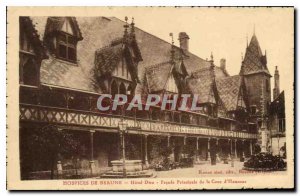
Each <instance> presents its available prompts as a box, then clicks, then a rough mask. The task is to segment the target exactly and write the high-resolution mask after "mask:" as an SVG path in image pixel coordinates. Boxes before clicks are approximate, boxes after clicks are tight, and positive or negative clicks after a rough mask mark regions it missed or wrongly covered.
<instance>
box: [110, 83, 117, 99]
mask: <svg viewBox="0 0 300 196" xmlns="http://www.w3.org/2000/svg"><path fill="white" fill-rule="evenodd" d="M110 94H111V95H112V96H115V95H116V94H118V84H117V82H116V81H113V82H112V83H111V85H110Z"/></svg>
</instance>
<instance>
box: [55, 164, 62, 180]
mask: <svg viewBox="0 0 300 196" xmlns="http://www.w3.org/2000/svg"><path fill="white" fill-rule="evenodd" d="M56 167H57V175H58V178H60V177H61V176H62V173H63V170H62V164H61V161H57V164H56Z"/></svg>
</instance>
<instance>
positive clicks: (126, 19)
mask: <svg viewBox="0 0 300 196" xmlns="http://www.w3.org/2000/svg"><path fill="white" fill-rule="evenodd" d="M127 21H128V17H127V16H125V22H126V24H125V25H124V37H126V36H127V34H128V31H127V29H128V27H129V25H128V22H127Z"/></svg>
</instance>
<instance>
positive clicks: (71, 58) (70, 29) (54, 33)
mask: <svg viewBox="0 0 300 196" xmlns="http://www.w3.org/2000/svg"><path fill="white" fill-rule="evenodd" d="M82 39H83V37H82V35H81V31H80V29H79V26H78V24H77V21H76V18H75V17H49V18H48V20H47V24H46V29H45V35H44V43H45V45H46V46H47V48H48V50H49V52H50V54H51V55H53V56H54V57H55V58H57V59H60V60H64V61H68V62H71V63H74V64H77V43H78V41H80V40H82Z"/></svg>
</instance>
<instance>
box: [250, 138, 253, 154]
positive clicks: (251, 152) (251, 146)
mask: <svg viewBox="0 0 300 196" xmlns="http://www.w3.org/2000/svg"><path fill="white" fill-rule="evenodd" d="M252 154H253V144H252V140H250V155H252Z"/></svg>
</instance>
